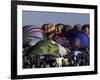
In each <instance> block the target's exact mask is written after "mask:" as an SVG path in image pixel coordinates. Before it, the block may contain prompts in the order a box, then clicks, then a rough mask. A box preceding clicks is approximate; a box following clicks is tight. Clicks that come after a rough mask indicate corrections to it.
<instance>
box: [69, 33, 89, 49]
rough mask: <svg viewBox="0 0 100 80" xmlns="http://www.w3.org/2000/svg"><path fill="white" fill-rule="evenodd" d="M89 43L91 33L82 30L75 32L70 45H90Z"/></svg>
mask: <svg viewBox="0 0 100 80" xmlns="http://www.w3.org/2000/svg"><path fill="white" fill-rule="evenodd" d="M89 43H90V39H89V35H88V34H86V33H85V32H82V31H77V32H74V33H73V35H72V37H71V39H70V45H72V46H81V47H83V46H89Z"/></svg>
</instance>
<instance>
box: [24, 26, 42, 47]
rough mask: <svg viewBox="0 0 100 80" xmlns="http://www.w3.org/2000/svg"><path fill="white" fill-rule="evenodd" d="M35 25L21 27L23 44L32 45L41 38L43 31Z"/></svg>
mask: <svg viewBox="0 0 100 80" xmlns="http://www.w3.org/2000/svg"><path fill="white" fill-rule="evenodd" d="M35 27H36V26H34V25H26V26H24V27H23V44H28V45H30V46H32V45H34V44H35V43H37V42H38V41H40V40H42V39H43V31H42V30H41V29H39V28H35Z"/></svg>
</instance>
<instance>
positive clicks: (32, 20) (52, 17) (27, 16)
mask: <svg viewBox="0 0 100 80" xmlns="http://www.w3.org/2000/svg"><path fill="white" fill-rule="evenodd" d="M89 19H90V18H89V14H87V13H68V12H66V13H63V12H43V11H41V12H40V11H23V12H22V26H25V25H35V26H36V27H38V28H40V27H41V26H42V25H43V24H45V23H52V24H54V25H55V24H58V23H63V24H69V25H72V26H74V25H75V24H81V25H84V24H89V22H90V20H89Z"/></svg>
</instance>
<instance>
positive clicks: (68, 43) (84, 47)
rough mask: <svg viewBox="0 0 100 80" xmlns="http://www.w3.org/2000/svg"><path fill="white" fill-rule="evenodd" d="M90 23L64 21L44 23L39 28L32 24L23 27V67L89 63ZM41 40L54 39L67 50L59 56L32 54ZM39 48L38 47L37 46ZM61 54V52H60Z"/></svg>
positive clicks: (83, 64)
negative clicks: (70, 23) (63, 22)
mask: <svg viewBox="0 0 100 80" xmlns="http://www.w3.org/2000/svg"><path fill="white" fill-rule="evenodd" d="M89 29H90V26H89V24H84V25H81V24H76V25H74V26H71V25H65V24H62V23H59V24H56V25H53V24H51V23H47V24H43V25H42V26H41V28H39V29H37V28H35V27H34V26H32V25H26V26H24V27H23V68H25V69H27V68H49V67H67V66H88V65H89V61H90V60H89V59H90V58H89V55H90V54H89V42H90V40H89V38H90V37H89V35H90V30H89ZM41 40H52V41H54V42H55V43H56V44H57V45H60V46H62V47H63V48H64V49H65V50H66V54H64V55H61V54H63V49H60V48H59V49H60V50H61V51H62V53H60V55H59V56H55V55H53V54H49V53H48V54H42V52H41V54H40V53H39V54H32V52H33V51H32V48H33V47H34V46H35V45H36V43H38V42H40V41H41ZM37 49H38V48H37ZM58 54H59V53H58Z"/></svg>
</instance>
